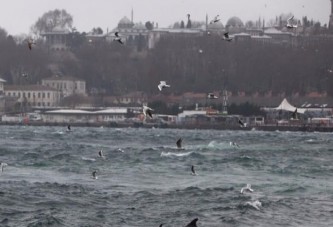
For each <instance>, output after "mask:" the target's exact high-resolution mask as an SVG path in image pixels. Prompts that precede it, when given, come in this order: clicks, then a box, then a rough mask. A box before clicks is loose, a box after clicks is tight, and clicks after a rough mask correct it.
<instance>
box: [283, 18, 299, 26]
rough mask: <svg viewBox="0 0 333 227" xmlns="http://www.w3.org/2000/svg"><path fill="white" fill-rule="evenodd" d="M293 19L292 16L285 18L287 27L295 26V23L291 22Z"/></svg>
mask: <svg viewBox="0 0 333 227" xmlns="http://www.w3.org/2000/svg"><path fill="white" fill-rule="evenodd" d="M293 20H294V16H292V17H290V18H289V19H288V20H287V25H286V27H287V28H297V25H296V24H293V23H292V22H293Z"/></svg>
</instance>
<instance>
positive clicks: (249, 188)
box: [240, 184, 253, 194]
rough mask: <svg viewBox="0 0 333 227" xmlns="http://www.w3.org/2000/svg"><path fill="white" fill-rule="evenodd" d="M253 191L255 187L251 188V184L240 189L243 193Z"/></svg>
mask: <svg viewBox="0 0 333 227" xmlns="http://www.w3.org/2000/svg"><path fill="white" fill-rule="evenodd" d="M247 191H248V192H253V189H252V188H251V185H250V184H247V185H246V187H243V188H242V189H241V191H240V193H241V194H243V193H244V192H247Z"/></svg>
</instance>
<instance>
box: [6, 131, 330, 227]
mask: <svg viewBox="0 0 333 227" xmlns="http://www.w3.org/2000/svg"><path fill="white" fill-rule="evenodd" d="M178 137H182V138H183V146H184V148H185V149H184V150H177V149H176V145H175V142H176V140H177V139H178ZM230 141H234V142H237V143H238V144H239V145H240V147H239V148H236V147H231V146H230V145H229V142H230ZM101 148H102V149H103V151H104V154H105V156H106V159H105V160H103V159H101V158H99V157H98V151H99V150H100V149H101ZM0 162H6V163H7V164H8V166H7V167H6V168H5V169H4V172H3V173H1V172H0V226H15V227H16V226H29V227H32V226H116V227H118V226H119V227H120V226H129V227H136V226H138V227H139V226H142V227H150V226H151V227H155V226H159V224H161V223H167V224H165V225H164V226H165V227H168V226H174V227H182V226H185V225H186V224H187V223H188V222H189V221H191V220H192V219H194V218H196V217H198V218H199V221H198V226H199V227H208V226H212V227H213V226H216V227H222V226H333V134H332V133H305V132H260V131H215V130H176V129H173V130H171V129H131V128H128V129H111V128H72V132H70V133H68V132H66V128H61V127H32V126H30V127H29V126H27V127H24V126H1V127H0ZM191 165H195V168H196V171H197V173H198V175H197V176H192V175H191V171H190V168H191ZM94 170H97V171H98V179H97V180H95V179H92V177H91V172H92V171H94ZM247 183H250V184H252V188H253V189H254V192H253V193H252V194H249V193H247V194H241V193H240V189H241V188H242V187H244V186H245V185H246V184H247ZM255 201H259V202H260V203H261V207H258V208H259V209H256V208H255V207H254V206H252V205H251V204H252V203H254V202H255Z"/></svg>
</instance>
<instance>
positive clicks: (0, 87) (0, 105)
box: [0, 78, 6, 113]
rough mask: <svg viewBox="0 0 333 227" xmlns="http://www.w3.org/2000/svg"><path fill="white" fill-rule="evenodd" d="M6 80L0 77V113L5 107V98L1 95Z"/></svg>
mask: <svg viewBox="0 0 333 227" xmlns="http://www.w3.org/2000/svg"><path fill="white" fill-rule="evenodd" d="M5 82H6V81H5V80H3V79H1V78H0V113H1V112H4V109H5V99H4V97H3V95H4V83H5Z"/></svg>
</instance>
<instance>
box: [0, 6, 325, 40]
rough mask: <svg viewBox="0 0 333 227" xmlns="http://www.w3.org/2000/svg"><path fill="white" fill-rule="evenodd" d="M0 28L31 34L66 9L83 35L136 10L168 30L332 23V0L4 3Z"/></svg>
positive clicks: (136, 19) (139, 17) (138, 15)
mask: <svg viewBox="0 0 333 227" xmlns="http://www.w3.org/2000/svg"><path fill="white" fill-rule="evenodd" d="M0 2H1V7H0V27H2V28H4V29H5V30H6V31H7V32H8V33H9V34H11V35H19V34H22V33H25V34H28V33H29V31H30V27H31V25H33V24H34V23H35V22H36V21H37V19H38V18H39V17H41V16H42V15H43V14H44V13H45V12H47V11H49V10H54V9H65V10H66V11H67V12H68V13H69V14H71V15H72V16H73V21H74V23H73V26H74V27H76V28H77V29H78V30H79V31H80V32H83V31H85V32H88V31H90V30H91V29H92V28H93V27H101V28H102V29H103V30H104V31H106V29H107V28H109V30H111V29H113V28H115V27H116V26H117V24H118V21H119V20H120V19H121V18H122V17H124V16H127V17H128V18H129V19H130V16H131V9H132V8H133V10H134V22H142V23H145V22H146V21H154V22H157V23H158V25H159V27H168V26H169V25H171V24H173V23H174V22H176V21H180V20H186V14H187V13H190V14H191V19H192V20H195V21H204V20H205V15H206V13H207V14H208V16H209V18H212V17H213V16H215V15H217V14H219V15H220V18H221V20H222V23H223V24H224V25H225V23H226V21H227V20H228V19H229V18H230V17H232V16H238V17H239V18H240V19H241V20H242V21H243V22H246V21H248V20H256V19H258V18H259V17H261V18H265V19H266V21H267V20H268V19H271V18H275V16H276V15H280V14H281V13H292V14H294V15H295V17H296V18H301V17H302V16H307V17H308V18H310V19H311V18H312V19H314V20H315V21H320V22H321V23H322V24H325V23H326V24H328V21H329V15H330V11H331V0H120V1H119V0H0Z"/></svg>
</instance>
